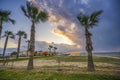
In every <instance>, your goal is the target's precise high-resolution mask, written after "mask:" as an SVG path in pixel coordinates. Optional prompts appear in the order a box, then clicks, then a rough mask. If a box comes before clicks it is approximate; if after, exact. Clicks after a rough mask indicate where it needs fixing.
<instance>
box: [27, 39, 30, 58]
mask: <svg viewBox="0 0 120 80" xmlns="http://www.w3.org/2000/svg"><path fill="white" fill-rule="evenodd" d="M29 48H30V42H29V41H28V48H27V56H28V53H29Z"/></svg>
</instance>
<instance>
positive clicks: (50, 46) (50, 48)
mask: <svg viewBox="0 0 120 80" xmlns="http://www.w3.org/2000/svg"><path fill="white" fill-rule="evenodd" d="M52 48H53V46H52V45H49V47H48V49H49V51H50V53H51V52H52V51H51V50H52Z"/></svg>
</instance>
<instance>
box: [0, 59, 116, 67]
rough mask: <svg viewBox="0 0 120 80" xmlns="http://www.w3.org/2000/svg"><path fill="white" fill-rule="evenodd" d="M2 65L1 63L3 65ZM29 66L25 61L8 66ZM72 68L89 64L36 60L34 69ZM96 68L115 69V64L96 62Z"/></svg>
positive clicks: (10, 63) (11, 63)
mask: <svg viewBox="0 0 120 80" xmlns="http://www.w3.org/2000/svg"><path fill="white" fill-rule="evenodd" d="M1 64H2V63H0V65H1ZM27 64H28V60H24V61H16V62H9V63H8V64H6V65H7V66H12V67H13V68H26V67H27ZM59 65H60V66H70V67H81V68H84V67H87V62H60V63H58V62H57V61H56V60H39V59H35V60H34V67H46V66H51V67H52V66H53V67H54V66H59ZM95 65H96V66H100V67H114V66H115V65H114V64H109V63H101V62H95Z"/></svg>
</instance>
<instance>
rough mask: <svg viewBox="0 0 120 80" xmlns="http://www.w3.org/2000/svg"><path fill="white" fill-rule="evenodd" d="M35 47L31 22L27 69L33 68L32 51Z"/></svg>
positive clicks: (33, 25) (33, 26)
mask: <svg viewBox="0 0 120 80" xmlns="http://www.w3.org/2000/svg"><path fill="white" fill-rule="evenodd" d="M34 49H35V24H34V22H32V26H31V37H30V56H29V61H28V66H27V70H32V69H33V53H34Z"/></svg>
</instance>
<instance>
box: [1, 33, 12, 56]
mask: <svg viewBox="0 0 120 80" xmlns="http://www.w3.org/2000/svg"><path fill="white" fill-rule="evenodd" d="M3 37H6V39H5V45H4V49H3V57H4V56H5V51H6V47H7V42H8V39H9V38H12V39H14V34H13V33H12V32H11V31H5V34H4V35H3Z"/></svg>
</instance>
